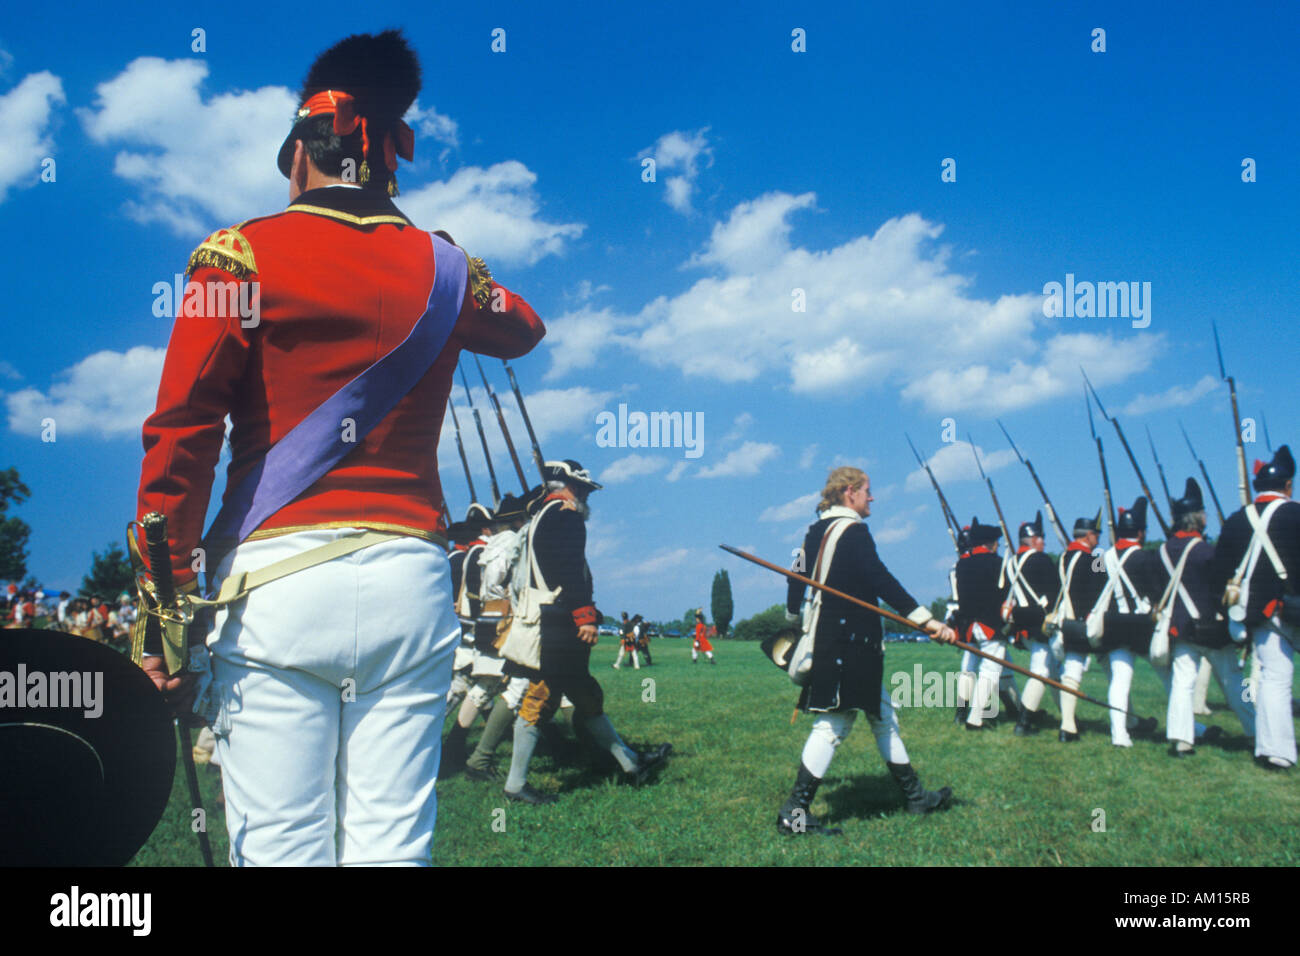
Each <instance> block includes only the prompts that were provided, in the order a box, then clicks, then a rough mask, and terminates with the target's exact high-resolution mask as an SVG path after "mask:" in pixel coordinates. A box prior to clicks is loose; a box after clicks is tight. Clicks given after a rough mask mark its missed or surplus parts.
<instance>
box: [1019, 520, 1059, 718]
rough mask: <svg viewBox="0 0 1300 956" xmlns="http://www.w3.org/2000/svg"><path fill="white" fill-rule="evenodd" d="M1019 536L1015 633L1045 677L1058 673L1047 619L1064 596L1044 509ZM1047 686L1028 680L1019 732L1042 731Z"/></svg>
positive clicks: (1034, 667) (1033, 667)
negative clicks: (1047, 546) (1049, 546)
mask: <svg viewBox="0 0 1300 956" xmlns="http://www.w3.org/2000/svg"><path fill="white" fill-rule="evenodd" d="M1018 537H1019V539H1020V547H1019V548H1018V549H1017V551H1016V554H1015V556H1014V557H1012V558H1011V566H1010V568H1009V569H1008V570H1009V572H1010V577H1011V581H1010V584H1011V599H1012V604H1011V633H1012V635H1013V636H1014V637H1015V638H1016V639H1017V640H1018V641H1019V642H1020V643H1022V644H1025V645H1027V646H1028V647H1029V669H1030V670H1031V671H1033V672H1034V673H1035V674H1038V675H1039V676H1041V677H1054V676H1055V675H1054V674H1053V673H1052V662H1053V660H1055V659H1054V658H1053V657H1052V655H1051V653H1050V652H1049V651H1048V648H1047V637H1046V635H1045V634H1044V633H1043V622H1044V621H1045V619H1046V617H1047V612H1048V611H1049V610H1051V609H1052V608H1053V607H1054V606H1055V605H1056V599H1057V598H1058V597H1059V596H1060V593H1061V578H1060V575H1059V574H1058V573H1057V570H1056V566H1055V565H1054V564H1053V563H1052V559H1051V558H1049V557H1048V556H1047V554H1046V552H1045V551H1044V547H1045V542H1044V541H1043V513H1042V512H1041V511H1039V512H1037V513H1036V514H1035V515H1034V520H1033V521H1026V522H1024V523H1023V524H1022V525H1021V526H1020V530H1019V533H1018ZM1045 690H1046V685H1045V684H1044V683H1043V682H1042V681H1040V680H1034V679H1031V680H1029V681H1027V682H1026V683H1025V692H1024V694H1022V695H1021V700H1020V705H1021V706H1020V716H1019V719H1018V720H1017V721H1016V735H1017V736H1019V737H1023V736H1026V735H1028V734H1036V733H1038V728H1037V727H1035V726H1034V720H1035V718H1036V717H1037V715H1038V713H1039V707H1040V706H1041V705H1042V702H1043V692H1044V691H1045Z"/></svg>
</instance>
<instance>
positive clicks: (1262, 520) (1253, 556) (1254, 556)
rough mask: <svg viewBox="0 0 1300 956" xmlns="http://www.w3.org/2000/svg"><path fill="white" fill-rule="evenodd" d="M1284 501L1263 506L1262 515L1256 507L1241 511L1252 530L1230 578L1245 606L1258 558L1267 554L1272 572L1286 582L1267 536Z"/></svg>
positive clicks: (1282, 567)
mask: <svg viewBox="0 0 1300 956" xmlns="http://www.w3.org/2000/svg"><path fill="white" fill-rule="evenodd" d="M1285 501H1286V499H1285V498H1276V499H1274V500H1273V501H1270V502H1269V503H1268V504H1267V505H1265V506H1264V511H1263V514H1260V513H1258V512H1257V511H1256V510H1255V509H1256V507H1257V505H1247V506H1246V507H1245V508H1243V509H1242V510H1243V511H1245V512H1246V520H1247V521H1249V522H1250V527H1251V529H1252V531H1251V536H1250V545H1249V547H1247V548H1246V553H1245V554H1243V555H1242V556H1241V563H1240V564H1238V565H1237V571H1236V573H1235V574H1234V575H1233V576H1232V583H1233V584H1235V585H1237V586H1238V587H1239V588H1240V593H1241V603H1242V605H1246V604H1248V603H1249V601H1250V579H1251V578H1252V577H1254V576H1255V566H1256V565H1257V564H1259V556H1260V555H1261V554H1265V553H1266V554H1267V555H1268V559H1269V561H1270V562H1272V564H1273V570H1274V571H1276V572H1277V576H1278V577H1279V578H1281V579H1282V580H1283V581H1285V580H1286V566H1285V565H1284V564H1283V563H1282V559H1281V558H1280V557H1279V556H1278V553H1277V549H1276V548H1275V547H1274V546H1273V541H1272V539H1270V538H1269V536H1268V526H1269V523H1270V522H1272V520H1273V515H1274V514H1276V513H1277V509H1278V508H1280V507H1281V506H1282V504H1283V503H1284V502H1285Z"/></svg>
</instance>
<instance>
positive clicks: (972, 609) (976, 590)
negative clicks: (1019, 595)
mask: <svg viewBox="0 0 1300 956" xmlns="http://www.w3.org/2000/svg"><path fill="white" fill-rule="evenodd" d="M966 534H967V539H968V540H969V542H970V545H971V549H970V552H969V553H968V554H967V555H966V556H965V557H963V558H962V559H961V560H959V561H958V562H957V602H958V606H960V607H961V617H962V623H963V625H964V628H963V630H962V631H961V639H962V640H964V641H965V642H966V643H968V644H973V645H975V646H976V647H978V648H979V649H980V650H982V651H984V652H986V653H988V654H992V655H993V656H995V657H997V658H1002V657H1005V656H1006V652H1007V645H1006V642H1005V640H1004V639H1003V624H1004V622H1003V620H1002V605H1003V603H1004V602H1005V601H1006V598H1007V587H1006V583H1005V581H1004V580H1003V577H1004V576H1003V574H1002V559H1001V558H1000V557H998V539H999V538H1001V537H1002V532H1001V531H1000V530H999V529H998V527H997V526H996V525H985V524H980V522H979V518H972V519H971V523H970V529H969V530H968V531H967V532H966ZM1001 677H1002V666H1001V665H1000V664H998V663H997V662H996V661H991V660H989V659H988V658H983V657H982V658H980V664H979V676H978V679H977V681H976V684H975V696H974V698H973V700H972V701H971V707H970V709H969V712H968V713H967V716H966V729H967V730H980V729H982V728H983V726H984V718H985V717H995V716H996V715H997V712H998V705H997V699H998V698H997V689H998V684H999V681H1000V680H1001Z"/></svg>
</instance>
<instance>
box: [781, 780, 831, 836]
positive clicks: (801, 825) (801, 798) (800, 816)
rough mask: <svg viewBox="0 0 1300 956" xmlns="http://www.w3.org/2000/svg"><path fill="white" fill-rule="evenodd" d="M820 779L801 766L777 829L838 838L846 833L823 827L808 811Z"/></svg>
mask: <svg viewBox="0 0 1300 956" xmlns="http://www.w3.org/2000/svg"><path fill="white" fill-rule="evenodd" d="M821 782H822V781H821V778H820V777H814V776H813V774H812V771H811V770H809V769H808V768H807V767H805V766H804V765H803V764H802V763H800V764H799V776H798V778H797V779H796V780H795V782H794V789H793V790H791V791H790V799H788V800H786V802H785V803H784V804H783V805H782V807H781V810H780V812H778V813H777V815H776V828H777V829H778V830H779V831H781V832H782V833H791V834H799V833H820V834H821V835H822V836H838V835H839V834H841V833H843V832H844V831H843V830H841V829H840V828H839V827H826V826H823V825H822V823H821V821H820V820H818V819H817V818H816V817H815V816H813V815H812V813H811V812H810V811H809V810H808V807H809V805H810V804H811V803H812V801H813V797H814V796H816V794H817V787H818V786H819V785H820V784H821Z"/></svg>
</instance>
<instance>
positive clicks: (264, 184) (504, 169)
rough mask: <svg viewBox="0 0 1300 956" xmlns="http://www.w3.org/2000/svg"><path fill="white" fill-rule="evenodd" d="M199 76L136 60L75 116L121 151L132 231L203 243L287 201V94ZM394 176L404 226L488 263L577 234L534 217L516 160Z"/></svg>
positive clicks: (427, 129)
mask: <svg viewBox="0 0 1300 956" xmlns="http://www.w3.org/2000/svg"><path fill="white" fill-rule="evenodd" d="M207 78H208V66H207V64H206V63H204V62H203V61H201V60H163V59H160V58H158V57H139V58H138V59H135V60H133V61H131V63H129V64H127V66H126V69H124V70H123V71H122V72H121V73H120V74H119V75H118V76H116V77H114V78H113V79H111V80H109V81H107V82H105V83H101V84H100V85H99V86H98V87H96V101H95V105H94V107H93V108H90V109H83V110H79V111H78V114H79V115H80V117H81V121H82V123H83V125H84V126H85V128H86V132H87V133H88V134H89V135H90V137H91V138H92V139H93V140H95V141H96V142H99V143H104V144H110V143H114V144H121V145H122V147H123V148H122V149H121V151H120V152H118V154H117V156H116V157H115V161H114V169H113V171H114V173H116V175H118V176H120V177H121V178H123V179H125V180H127V181H129V182H131V183H134V184H135V185H136V186H137V187H138V188H139V198H138V199H136V200H134V201H132V202H129V203H128V204H127V207H126V210H127V213H128V215H130V216H132V217H133V218H135V219H137V220H139V221H140V222H160V223H163V224H165V225H167V226H168V227H170V228H171V229H173V230H175V231H176V232H177V233H180V234H183V235H203V234H205V233H207V232H210V231H212V229H214V228H217V227H220V226H225V225H229V224H230V223H232V222H238V221H240V220H242V219H247V218H249V217H251V216H257V215H264V214H265V213H267V212H271V211H273V210H275V209H279V208H283V207H284V205H285V203H286V202H287V198H288V185H287V183H286V181H285V179H284V177H283V176H281V175H280V171H279V169H277V168H276V165H275V157H276V154H277V152H278V151H279V149H280V143H281V142H282V141H283V140H284V136H285V134H286V133H287V132H288V131H289V120H290V118H291V117H292V116H293V112H294V109H295V108H296V107H297V105H298V103H297V99H296V97H295V96H294V94H293V93H292V92H291V91H290V90H288V89H286V88H285V87H282V86H264V87H261V88H260V89H256V90H248V91H236V92H231V93H216V94H213V95H210V96H208V97H206V98H205V97H204V95H203V94H202V92H201V87H202V86H203V84H204V82H205V81H206V80H207ZM414 115H415V116H416V126H417V127H418V129H419V131H420V132H421V133H424V134H426V135H429V136H432V137H433V138H434V139H436V140H438V141H440V142H444V143H447V142H450V143H451V144H453V145H454V144H455V142H457V141H458V137H459V131H458V128H457V126H456V124H455V122H454V121H452V120H451V119H450V118H449V117H446V116H442V115H441V114H439V113H438V112H437V111H435V110H433V109H432V108H429V109H427V110H421V109H418V108H417V109H416V112H415V114H414ZM416 148H417V149H418V148H419V143H418V141H417V144H416ZM398 179H399V181H400V182H402V184H403V187H404V188H403V192H402V196H401V198H400V200H399V205H400V207H401V209H402V210H403V212H405V213H406V214H407V215H408V216H410V217H411V221H412V222H414V223H416V224H417V225H419V226H421V227H422V228H425V229H445V230H447V231H448V232H450V233H451V235H452V236H454V237H455V239H456V241H457V242H458V243H460V244H461V245H463V246H464V247H465V248H466V249H468V250H469V251H470V253H471V254H473V255H476V256H482V257H483V258H485V259H487V261H488V264H489V265H494V264H496V263H507V264H512V263H527V264H531V263H534V262H536V261H537V260H538V259H541V258H542V257H544V256H548V255H556V254H559V253H560V252H561V251H563V249H564V246H565V243H566V242H567V241H568V240H570V239H575V238H577V237H578V236H580V235H581V234H582V231H583V228H584V227H583V226H582V225H581V224H579V223H552V222H547V221H545V220H544V219H542V218H540V203H539V201H538V199H537V196H536V193H535V190H534V188H533V187H534V185H535V184H536V181H537V176H536V174H535V173H533V172H531V171H530V170H529V169H528V168H527V167H526V166H524V164H523V163H520V162H517V161H514V160H510V161H506V162H501V163H496V164H494V165H492V166H488V167H480V166H466V167H463V168H461V169H459V170H457V171H456V172H455V173H453V174H452V176H451V177H450V178H449V179H447V180H445V181H437V182H432V183H428V184H425V185H413V184H411V183H410V182H409V181H408V180H407V179H406V178H405V177H404V175H403V171H402V170H399V172H398Z"/></svg>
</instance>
